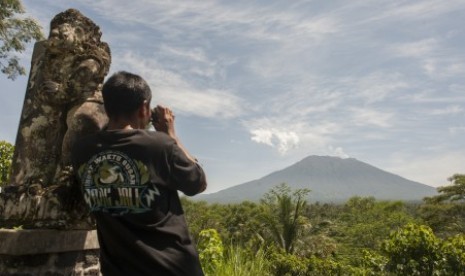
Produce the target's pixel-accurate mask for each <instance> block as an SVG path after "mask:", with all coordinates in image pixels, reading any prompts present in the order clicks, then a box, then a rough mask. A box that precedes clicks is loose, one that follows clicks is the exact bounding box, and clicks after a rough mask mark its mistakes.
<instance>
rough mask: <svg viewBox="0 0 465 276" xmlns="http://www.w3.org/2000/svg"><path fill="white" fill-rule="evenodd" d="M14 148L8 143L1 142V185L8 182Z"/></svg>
mask: <svg viewBox="0 0 465 276" xmlns="http://www.w3.org/2000/svg"><path fill="white" fill-rule="evenodd" d="M14 149H15V148H14V146H13V145H12V144H10V143H8V142H6V141H0V185H1V184H4V183H6V182H7V181H8V179H9V176H10V167H11V159H12V158H13V152H14Z"/></svg>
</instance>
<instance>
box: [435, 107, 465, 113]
mask: <svg viewBox="0 0 465 276" xmlns="http://www.w3.org/2000/svg"><path fill="white" fill-rule="evenodd" d="M462 112H463V108H462V107H461V106H459V105H449V106H447V107H445V108H443V109H434V110H432V111H431V114H432V115H449V114H459V113H462Z"/></svg>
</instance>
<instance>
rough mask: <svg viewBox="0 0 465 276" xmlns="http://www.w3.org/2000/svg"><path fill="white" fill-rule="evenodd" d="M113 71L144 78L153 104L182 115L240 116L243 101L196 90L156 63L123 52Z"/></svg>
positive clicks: (226, 93) (223, 93) (213, 91)
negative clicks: (150, 89) (131, 73)
mask: <svg viewBox="0 0 465 276" xmlns="http://www.w3.org/2000/svg"><path fill="white" fill-rule="evenodd" d="M114 67H116V68H117V70H119V69H120V68H121V70H123V68H124V70H128V71H133V72H135V73H136V74H140V75H141V76H142V77H143V78H145V79H146V80H147V82H149V84H150V86H151V88H152V93H153V94H154V95H153V104H163V105H168V106H170V107H172V108H173V109H174V110H175V111H179V112H181V113H187V114H193V115H197V116H202V117H208V118H233V117H236V116H239V115H240V114H241V113H242V112H243V107H242V100H241V99H240V98H239V97H237V96H236V95H234V94H233V93H232V92H230V91H227V90H219V89H215V88H209V87H206V88H202V87H196V86H195V85H194V84H193V83H191V82H189V81H188V80H186V79H185V78H184V76H182V75H179V74H177V73H175V72H173V71H170V70H167V69H165V68H164V66H162V65H161V64H159V63H158V62H157V61H156V60H155V59H149V58H143V57H140V56H137V55H135V54H133V53H130V52H126V53H125V54H124V55H123V58H122V59H121V60H119V61H117V64H116V65H115V66H114ZM114 67H113V68H114Z"/></svg>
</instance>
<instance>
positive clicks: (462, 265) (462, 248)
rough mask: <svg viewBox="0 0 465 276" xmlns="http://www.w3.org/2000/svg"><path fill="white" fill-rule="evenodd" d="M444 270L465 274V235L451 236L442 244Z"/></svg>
mask: <svg viewBox="0 0 465 276" xmlns="http://www.w3.org/2000/svg"><path fill="white" fill-rule="evenodd" d="M441 250H442V254H443V260H444V263H443V271H445V272H447V273H448V274H449V275H464V274H465V235H464V234H461V235H456V236H454V237H450V238H449V239H447V240H446V241H444V243H443V244H442V248H441Z"/></svg>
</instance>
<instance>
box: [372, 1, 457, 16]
mask: <svg viewBox="0 0 465 276" xmlns="http://www.w3.org/2000/svg"><path fill="white" fill-rule="evenodd" d="M389 3H390V5H386V6H385V7H384V12H383V13H381V14H380V15H376V16H375V17H374V18H375V19H381V18H389V19H391V20H399V19H406V20H425V19H428V18H433V17H437V16H439V15H443V14H446V13H448V12H453V11H456V10H459V9H463V8H464V7H465V5H464V2H463V1H461V0H449V1H440V0H429V1H420V2H410V1H406V2H404V3H406V4H404V3H402V2H401V1H398V2H393V1H389Z"/></svg>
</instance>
